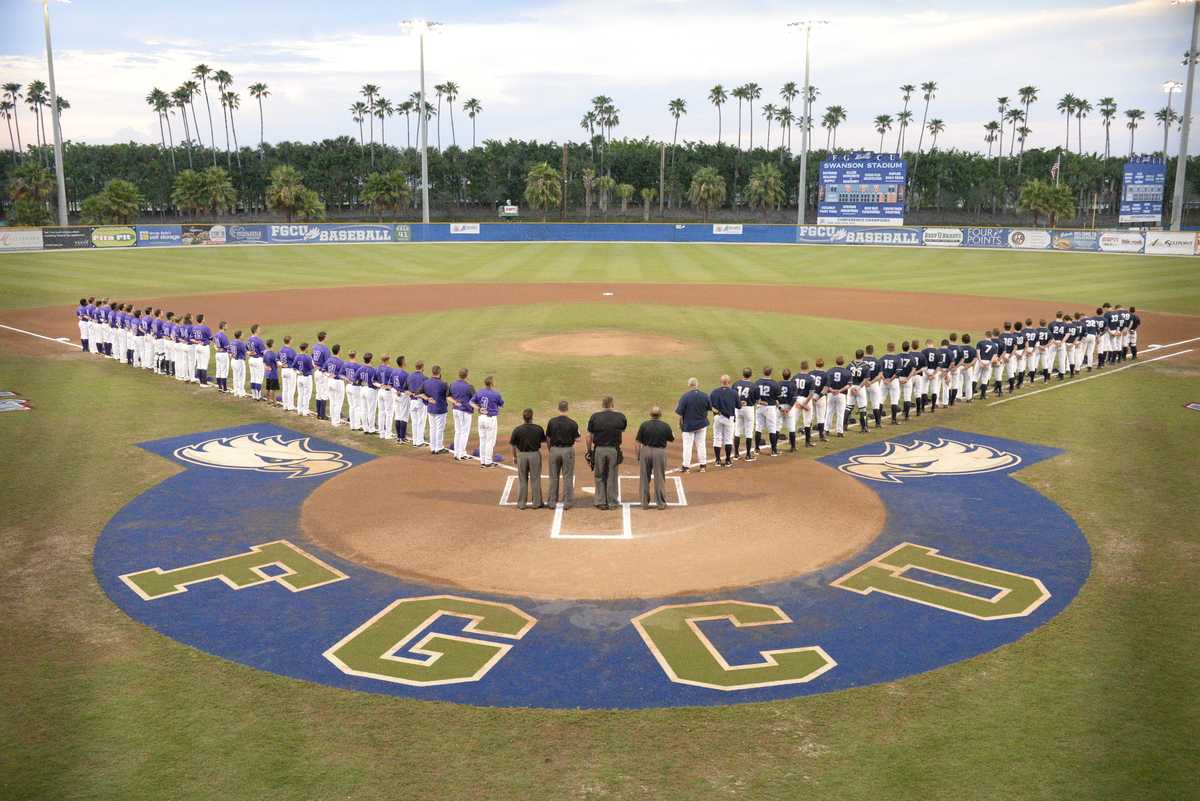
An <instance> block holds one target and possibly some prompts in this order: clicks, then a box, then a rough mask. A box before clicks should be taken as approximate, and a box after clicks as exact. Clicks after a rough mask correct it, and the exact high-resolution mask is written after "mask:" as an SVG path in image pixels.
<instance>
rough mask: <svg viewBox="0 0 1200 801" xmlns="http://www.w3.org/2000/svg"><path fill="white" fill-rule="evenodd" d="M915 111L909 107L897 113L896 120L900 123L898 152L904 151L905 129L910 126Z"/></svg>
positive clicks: (897, 140) (897, 142)
mask: <svg viewBox="0 0 1200 801" xmlns="http://www.w3.org/2000/svg"><path fill="white" fill-rule="evenodd" d="M912 118H913V113H912V112H911V111H909V110H908V109H904V110H903V111H901V112H900V113H899V114H897V115H896V122H897V123H899V129H900V130H899V132H898V133H897V134H896V152H897V153H903V152H904V131H905V130H906V129H907V128H908V123H909V122H911V121H912Z"/></svg>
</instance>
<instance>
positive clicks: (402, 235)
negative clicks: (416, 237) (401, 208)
mask: <svg viewBox="0 0 1200 801" xmlns="http://www.w3.org/2000/svg"><path fill="white" fill-rule="evenodd" d="M392 241H393V242H411V241H412V226H410V225H409V224H408V223H396V224H395V225H393V226H392Z"/></svg>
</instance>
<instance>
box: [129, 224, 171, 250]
mask: <svg viewBox="0 0 1200 801" xmlns="http://www.w3.org/2000/svg"><path fill="white" fill-rule="evenodd" d="M134 230H135V231H137V246H138V247H139V248H157V247H167V246H170V245H178V244H181V243H182V242H183V228H182V227H181V226H178V225H138V226H135V227H134Z"/></svg>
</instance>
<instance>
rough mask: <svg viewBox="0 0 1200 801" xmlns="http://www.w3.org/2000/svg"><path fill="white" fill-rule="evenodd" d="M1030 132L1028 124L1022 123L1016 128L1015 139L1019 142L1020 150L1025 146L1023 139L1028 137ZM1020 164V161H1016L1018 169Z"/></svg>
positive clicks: (1031, 131)
mask: <svg viewBox="0 0 1200 801" xmlns="http://www.w3.org/2000/svg"><path fill="white" fill-rule="evenodd" d="M1031 133H1033V129H1032V128H1029V127H1028V126H1026V125H1024V124H1022V125H1021V126H1020V127H1019V128H1017V134H1018V136H1017V141H1018V142H1020V143H1021V149H1022V150H1023V149H1024V148H1025V140H1026V139H1028V138H1029V135H1030V134H1031ZM1020 166H1021V162H1019V161H1018V162H1017V168H1018V170H1019V169H1020Z"/></svg>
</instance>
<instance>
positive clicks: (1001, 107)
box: [996, 95, 1008, 159]
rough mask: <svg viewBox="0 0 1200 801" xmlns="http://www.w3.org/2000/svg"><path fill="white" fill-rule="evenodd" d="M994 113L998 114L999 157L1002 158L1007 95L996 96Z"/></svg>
mask: <svg viewBox="0 0 1200 801" xmlns="http://www.w3.org/2000/svg"><path fill="white" fill-rule="evenodd" d="M996 113H997V114H999V115H1000V116H999V120H1000V151H999V153H1000V158H1001V159H1003V158H1004V121H1005V120H1006V119H1008V117H1007V114H1008V95H1002V96H1001V97H997V98H996Z"/></svg>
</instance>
